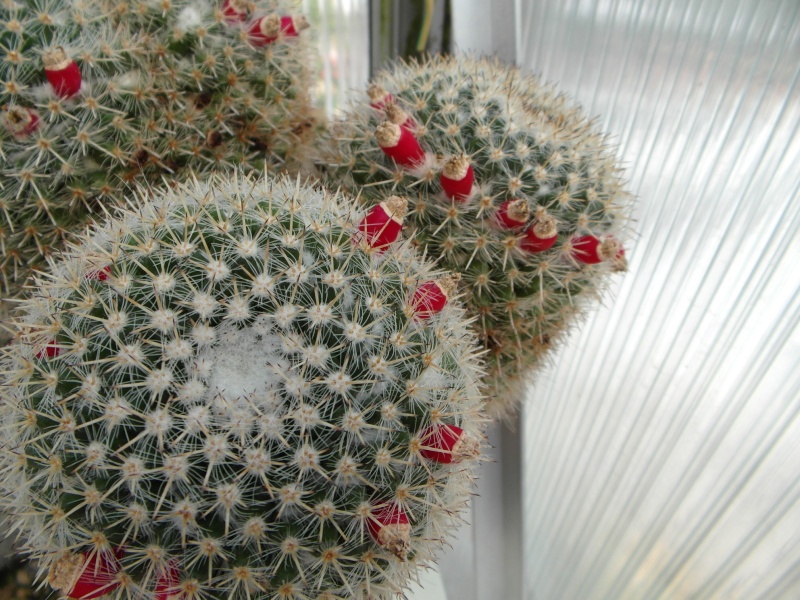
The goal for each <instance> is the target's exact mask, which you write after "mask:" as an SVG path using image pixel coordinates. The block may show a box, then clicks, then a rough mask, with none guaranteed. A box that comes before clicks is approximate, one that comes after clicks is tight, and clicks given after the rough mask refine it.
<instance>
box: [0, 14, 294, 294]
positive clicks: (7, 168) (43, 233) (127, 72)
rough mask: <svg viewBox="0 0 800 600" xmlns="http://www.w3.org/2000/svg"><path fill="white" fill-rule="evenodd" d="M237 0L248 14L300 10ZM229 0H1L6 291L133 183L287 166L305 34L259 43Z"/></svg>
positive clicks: (1, 232) (2, 267)
mask: <svg viewBox="0 0 800 600" xmlns="http://www.w3.org/2000/svg"><path fill="white" fill-rule="evenodd" d="M244 4H246V6H243V10H245V11H246V12H244V13H242V14H243V15H247V16H249V17H251V18H253V19H255V18H256V17H257V16H258V15H260V14H281V15H288V14H292V13H296V10H297V7H296V4H295V3H294V2H291V1H289V0H269V1H267V0H262V1H259V2H253V3H244ZM227 5H228V2H227V1H226V2H224V3H222V2H216V1H215V2H195V1H192V0H168V1H165V2H149V1H145V0H134V1H128V2H116V1H113V2H112V1H111V0H72V1H71V0H53V1H47V2H41V1H38V0H2V2H0V81H2V82H3V85H2V86H0V111H1V112H2V115H0V117H1V118H0V125H1V126H2V127H0V163H1V164H2V166H0V176H1V177H2V179H3V183H2V184H1V185H0V206H2V207H3V211H2V221H1V222H0V245H1V246H2V259H1V262H0V273H1V274H2V279H3V284H2V285H3V291H4V292H5V293H6V294H5V295H7V294H11V295H14V294H16V293H18V292H19V289H20V287H21V285H22V283H23V282H24V279H25V277H26V276H27V275H28V274H29V270H30V268H31V267H34V268H36V267H38V266H40V265H41V264H43V260H42V258H43V256H46V255H47V254H49V253H50V252H52V251H53V250H54V249H57V248H59V247H60V246H61V245H62V244H63V241H64V239H65V238H66V237H68V236H69V234H71V233H74V232H76V231H78V230H79V229H80V228H81V227H82V226H83V225H84V224H85V223H86V222H88V220H89V218H90V214H91V213H92V212H97V213H102V212H103V211H104V210H107V208H106V207H108V206H113V205H114V204H117V203H121V202H122V201H123V200H122V198H123V195H124V192H125V190H126V189H127V186H128V185H129V184H130V183H131V182H133V181H157V180H159V179H160V178H161V177H162V176H169V177H173V178H174V177H175V176H176V175H179V174H181V173H182V172H183V171H184V170H185V169H188V168H191V169H193V170H194V171H195V172H205V171H209V170H212V169H216V168H219V167H232V166H233V165H250V166H251V167H253V168H257V169H261V168H264V166H265V164H266V165H267V166H268V167H269V168H271V169H281V168H283V167H284V166H286V165H287V164H290V165H291V163H292V162H293V161H294V159H295V156H296V153H297V152H298V150H297V148H299V147H300V146H301V141H302V136H303V133H304V131H305V129H306V128H307V126H308V125H309V119H310V114H309V111H310V105H309V99H308V88H309V79H310V73H309V59H310V44H309V42H308V39H307V34H306V35H299V31H298V32H295V33H296V35H289V34H288V33H287V34H282V35H280V36H278V37H277V38H275V39H274V40H271V41H270V42H269V43H262V42H263V40H260V39H259V40H255V39H254V38H253V37H252V36H250V35H249V33H248V29H247V24H246V23H240V22H239V21H236V20H231V19H230V18H229V17H228V16H227V13H226V11H225V10H223V8H222V7H223V6H227Z"/></svg>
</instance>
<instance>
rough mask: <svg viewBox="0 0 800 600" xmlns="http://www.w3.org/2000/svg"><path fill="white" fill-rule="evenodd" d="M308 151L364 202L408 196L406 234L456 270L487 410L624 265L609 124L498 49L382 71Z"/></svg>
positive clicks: (503, 409)
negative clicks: (480, 361)
mask: <svg viewBox="0 0 800 600" xmlns="http://www.w3.org/2000/svg"><path fill="white" fill-rule="evenodd" d="M317 162H318V164H319V167H320V169H321V171H322V172H323V173H324V176H325V177H326V179H327V181H328V183H329V184H330V185H331V186H333V187H338V186H341V187H344V188H345V189H349V190H351V191H353V192H358V193H359V194H360V195H359V197H360V199H361V200H362V201H363V202H364V203H366V204H367V205H368V206H372V205H376V203H379V202H380V201H381V200H382V199H383V198H385V197H386V196H387V195H389V194H402V195H403V196H405V197H406V198H407V200H408V212H407V214H406V215H405V216H404V221H403V228H404V231H405V234H406V235H407V237H408V238H409V239H412V240H413V241H414V243H416V244H418V245H420V246H421V247H423V248H425V250H426V252H427V254H428V256H431V257H435V258H437V259H439V260H440V262H439V265H440V266H441V267H443V268H445V269H448V270H450V271H452V272H453V273H456V274H460V276H461V284H460V285H461V290H462V291H463V293H464V296H465V299H466V303H467V307H468V311H469V312H470V313H471V315H472V316H473V317H474V318H475V325H476V329H477V331H478V335H479V337H480V339H481V341H482V344H483V347H484V348H485V350H486V351H487V357H488V361H489V365H488V371H489V373H488V376H489V381H490V383H491V384H492V386H491V387H492V393H491V396H492V398H491V404H492V406H491V410H492V412H493V413H495V414H498V415H504V414H508V413H509V411H511V410H512V409H513V408H514V406H515V404H516V402H517V401H518V400H519V398H520V396H521V386H519V384H520V383H521V382H522V381H523V380H524V379H525V378H527V377H529V376H530V374H531V373H532V372H533V369H534V368H535V367H536V366H537V365H538V364H539V363H540V361H541V359H542V358H543V357H544V356H546V354H547V353H548V352H549V350H550V349H551V348H552V347H553V346H554V344H555V343H556V342H557V341H558V340H559V339H561V338H562V337H563V335H564V333H565V332H566V331H567V330H568V329H569V327H570V325H571V324H572V323H574V322H575V318H576V317H577V316H579V315H580V314H581V313H582V311H583V308H584V306H585V304H586V300H588V299H594V298H597V297H598V296H599V295H600V292H601V291H602V289H603V287H604V283H605V281H606V279H607V277H606V275H607V274H608V273H609V272H610V271H617V270H624V269H625V253H624V249H623V246H622V241H623V239H624V237H625V236H626V217H627V210H628V204H629V202H628V195H627V194H626V193H625V191H624V190H623V182H622V180H621V178H620V169H619V167H618V165H617V162H616V159H615V158H614V156H613V154H612V153H611V152H610V151H609V149H608V147H607V143H606V139H605V136H604V135H603V134H601V133H599V132H598V131H597V130H596V128H595V127H594V125H593V123H592V122H591V121H590V120H588V119H587V118H585V117H584V116H583V115H582V113H581V111H580V109H579V108H578V107H576V106H574V105H572V104H571V103H570V102H569V101H568V100H567V99H566V98H565V97H564V96H563V95H561V94H558V93H556V92H555V91H554V90H553V89H551V88H550V87H547V86H543V85H542V84H541V83H540V82H539V81H538V80H537V79H535V78H532V77H529V76H526V75H524V74H522V73H521V72H519V71H518V70H517V69H514V68H509V67H507V66H504V65H502V64H500V63H497V62H496V61H490V60H473V59H469V58H463V57H461V58H440V57H437V58H433V59H431V60H429V61H428V62H424V63H416V62H414V63H409V64H405V63H401V64H398V65H396V66H395V68H393V69H392V70H389V71H386V72H383V73H381V74H379V75H378V77H377V79H376V81H375V83H374V84H373V85H371V86H370V88H369V90H368V93H367V94H365V95H364V97H363V99H362V100H361V101H360V102H356V104H355V105H354V107H353V108H352V109H351V110H350V111H349V112H348V113H346V114H345V115H344V117H343V118H342V119H341V121H340V122H338V123H337V124H335V125H334V126H333V127H332V128H331V131H330V133H329V134H328V137H327V139H324V140H323V141H322V142H321V143H320V145H319V149H318V154H317Z"/></svg>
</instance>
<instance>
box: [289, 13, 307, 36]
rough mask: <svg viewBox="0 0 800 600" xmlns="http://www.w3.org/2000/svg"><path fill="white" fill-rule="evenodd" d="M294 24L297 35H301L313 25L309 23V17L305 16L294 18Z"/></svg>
mask: <svg viewBox="0 0 800 600" xmlns="http://www.w3.org/2000/svg"><path fill="white" fill-rule="evenodd" d="M292 23H293V24H294V30H295V31H296V32H297V33H300V32H301V31H303V30H305V29H308V28H309V27H311V23H309V22H308V17H306V16H305V15H297V16H295V17H292Z"/></svg>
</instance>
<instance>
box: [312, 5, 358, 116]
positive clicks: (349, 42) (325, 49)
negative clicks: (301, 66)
mask: <svg viewBox="0 0 800 600" xmlns="http://www.w3.org/2000/svg"><path fill="white" fill-rule="evenodd" d="M303 9H304V12H305V13H306V14H308V16H309V20H310V21H311V23H312V25H313V33H312V35H314V36H315V37H316V40H317V45H318V47H319V51H320V56H319V62H318V64H317V66H316V68H317V71H318V73H319V77H318V79H317V86H316V88H315V89H314V95H315V97H316V100H317V104H318V105H319V107H320V108H322V109H324V110H325V112H326V113H327V114H328V116H331V115H333V114H334V112H335V110H336V109H337V108H338V107H341V106H343V105H344V104H345V102H346V100H347V98H348V94H349V93H350V91H351V90H352V89H355V88H363V87H364V84H365V83H366V81H367V79H368V78H369V14H368V0H303Z"/></svg>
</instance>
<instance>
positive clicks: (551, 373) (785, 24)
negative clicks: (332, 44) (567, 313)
mask: <svg viewBox="0 0 800 600" xmlns="http://www.w3.org/2000/svg"><path fill="white" fill-rule="evenodd" d="M456 1H457V0H456ZM517 17H518V18H517V31H516V33H517V40H518V59H519V61H520V62H521V64H522V65H523V66H524V67H526V68H527V69H529V70H532V71H534V72H538V73H541V74H542V75H543V76H544V78H545V79H547V80H550V81H554V82H557V83H558V84H559V86H560V87H561V88H562V89H565V90H566V91H568V92H570V93H571V94H572V95H573V96H574V97H576V98H577V99H578V100H579V101H580V102H581V103H582V104H583V105H584V107H585V108H586V109H587V110H588V112H589V113H591V114H593V115H599V123H600V125H601V126H602V128H603V129H604V130H607V131H610V132H613V133H614V134H615V137H614V138H613V141H614V142H615V143H616V144H618V145H619V148H620V154H621V156H622V159H623V160H624V162H625V163H626V165H627V166H628V169H629V170H628V176H629V179H630V189H631V191H632V192H634V193H635V194H636V195H637V196H638V197H639V201H638V208H637V211H636V223H635V227H636V229H637V232H638V235H637V239H636V240H635V241H634V243H633V244H632V245H631V247H630V248H629V249H628V256H629V257H630V272H629V273H628V274H627V275H625V276H624V277H621V278H620V279H619V281H618V282H617V284H616V285H615V286H614V289H613V293H612V294H611V297H610V298H609V300H608V302H607V303H606V307H605V308H602V309H601V310H599V311H597V312H596V313H594V314H593V315H592V316H591V318H590V319H589V320H588V322H586V323H585V324H584V325H583V326H582V327H581V328H580V331H579V332H575V334H573V335H572V337H571V338H570V340H569V341H568V343H567V344H566V345H565V347H564V348H563V349H562V350H561V351H560V352H559V354H558V355H557V356H556V357H555V359H554V366H553V368H552V369H550V370H548V371H547V372H546V373H543V374H542V376H541V377H540V378H539V381H538V384H537V385H536V386H535V388H534V389H533V390H532V392H531V396H530V399H529V403H528V405H527V407H526V410H525V414H524V420H523V423H524V425H523V437H524V444H523V448H524V451H523V452H524V457H523V460H524V482H523V484H524V501H523V513H524V515H525V522H524V539H525V552H524V562H525V569H524V571H525V578H526V582H525V586H526V598H528V599H537V600H570V599H580V600H586V599H608V600H620V599H636V600H639V599H676V598H692V599H698V600H699V599H706V598H719V599H726V600H727V599H738V598H741V599H747V600H756V599H773V598H775V599H778V598H785V599H787V600H789V599H796V598H800V503H798V499H800V451H799V450H800V448H799V447H800V421H799V420H798V413H800V194H799V193H798V190H800V137H799V136H798V127H800V93H798V74H799V73H800V3H798V2H797V0H784V1H777V0H774V1H772V0H695V1H692V0H663V1H658V0H636V1H634V0H582V1H580V0H536V1H534V0H518V2H517Z"/></svg>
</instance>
